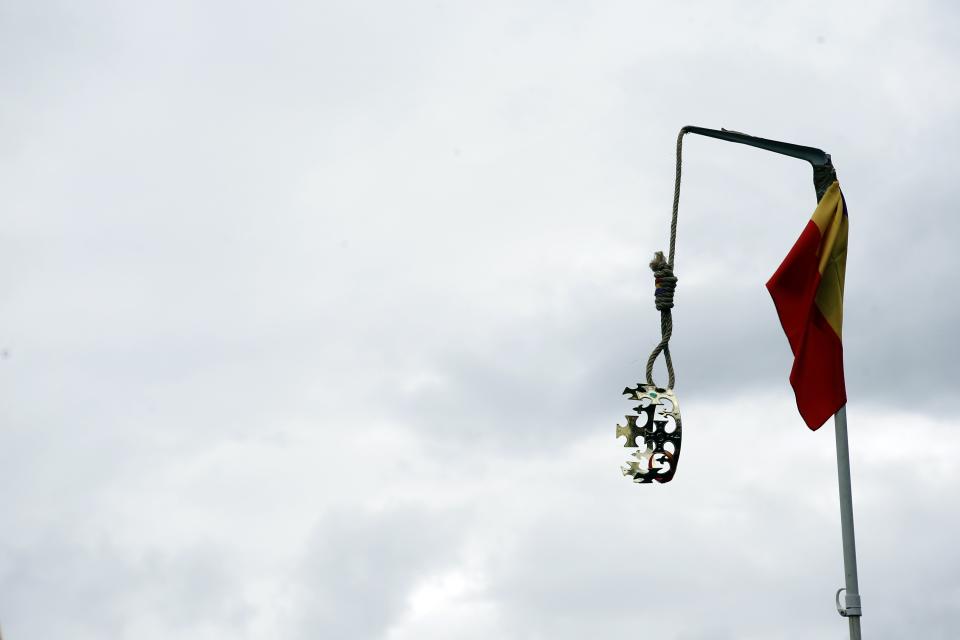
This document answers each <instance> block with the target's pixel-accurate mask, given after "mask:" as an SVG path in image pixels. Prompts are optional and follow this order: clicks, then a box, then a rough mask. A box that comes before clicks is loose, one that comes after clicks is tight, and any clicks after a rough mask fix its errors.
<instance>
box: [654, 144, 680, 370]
mask: <svg viewBox="0 0 960 640" xmlns="http://www.w3.org/2000/svg"><path fill="white" fill-rule="evenodd" d="M685 133H686V131H685V130H683V129H681V130H680V134H679V135H678V136H677V175H676V180H675V182H674V186H673V218H672V219H671V221H670V257H669V259H667V258H664V257H663V252H662V251H657V252H656V253H655V254H654V256H653V261H652V262H651V263H650V269H651V270H653V278H654V283H655V287H656V289H655V291H654V302H655V304H656V307H657V310H658V311H659V312H660V344H658V345H657V346H656V347H654V348H653V352H652V353H651V354H650V358H649V359H648V360H647V384H650V385H654V382H653V364H654V362H656V360H657V356H659V355H660V354H661V353H663V359H664V360H665V361H666V363H667V376H668V378H669V379H668V382H667V388H668V389H673V386H674V382H675V381H676V378H675V376H674V373H673V359H672V358H671V357H670V337H671V336H672V335H673V316H672V315H671V311H670V310H671V309H673V293H674V291H676V288H677V276H675V275H674V274H673V265H674V262H673V261H674V254H675V252H676V247H677V214H678V212H679V210H680V166H681V159H682V155H683V136H684V134H685Z"/></svg>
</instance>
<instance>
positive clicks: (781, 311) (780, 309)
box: [767, 220, 847, 431]
mask: <svg viewBox="0 0 960 640" xmlns="http://www.w3.org/2000/svg"><path fill="white" fill-rule="evenodd" d="M821 240H822V237H821V234H820V229H819V228H818V227H817V225H816V223H814V222H813V220H811V221H810V222H808V223H807V226H806V227H805V228H804V230H803V233H801V234H800V237H799V238H798V239H797V242H796V243H795V244H794V245H793V248H792V249H790V253H788V254H787V257H786V258H784V260H783V263H781V265H780V267H779V268H778V269H777V271H776V273H774V274H773V276H772V277H771V278H770V281H769V282H767V290H768V291H769V292H770V296H771V297H772V298H773V303H774V305H775V306H776V308H777V315H779V316H780V324H782V325H783V330H784V333H786V334H787V340H788V341H789V342H790V348H791V350H792V351H793V356H794V361H793V370H792V371H791V372H790V383H791V384H792V385H793V390H794V393H795V394H796V397H797V408H798V409H799V410H800V415H801V416H803V419H804V421H805V422H806V423H807V426H808V427H810V429H813V430H814V431H815V430H817V429H819V428H820V427H821V426H822V425H823V423H824V422H826V421H827V419H828V418H829V417H830V416H831V415H833V414H834V413H835V412H836V411H838V410H839V409H840V407H842V406H843V405H844V404H845V403H846V398H847V392H846V387H845V384H844V379H843V345H842V343H841V341H840V337H839V336H838V335H837V334H836V333H835V332H834V331H833V328H832V327H831V326H830V324H829V323H828V322H827V320H826V318H825V317H824V316H823V313H822V312H821V311H820V309H819V308H818V307H817V305H816V296H817V287H818V286H819V285H820V277H821V276H820V270H819V262H820V255H819V254H820V243H821Z"/></svg>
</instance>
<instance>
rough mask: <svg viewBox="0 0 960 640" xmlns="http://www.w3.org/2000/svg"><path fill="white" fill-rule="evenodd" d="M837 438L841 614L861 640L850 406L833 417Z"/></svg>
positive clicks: (855, 637) (852, 638)
mask: <svg viewBox="0 0 960 640" xmlns="http://www.w3.org/2000/svg"><path fill="white" fill-rule="evenodd" d="M833 422H834V427H835V429H834V431H835V433H836V436H837V479H838V484H839V488H840V530H841V534H842V536H843V570H844V574H845V587H844V588H843V589H841V590H840V591H846V593H845V594H844V606H843V607H841V606H840V591H837V611H839V612H840V615H842V616H845V617H846V618H847V621H848V622H849V624H850V640H860V615H861V613H860V586H859V585H858V583H857V545H856V542H855V540H854V535H853V495H852V492H851V490H850V447H849V444H848V442H847V407H846V405H844V406H842V407H840V410H839V411H837V413H836V414H835V415H834V416H833Z"/></svg>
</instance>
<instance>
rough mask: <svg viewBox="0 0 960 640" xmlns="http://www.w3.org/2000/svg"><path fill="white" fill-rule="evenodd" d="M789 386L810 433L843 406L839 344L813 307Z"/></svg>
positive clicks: (843, 389)
mask: <svg viewBox="0 0 960 640" xmlns="http://www.w3.org/2000/svg"><path fill="white" fill-rule="evenodd" d="M790 384H791V385H793V391H794V393H795V394H796V396H797V409H799V410H800V415H801V416H802V417H803V421H804V422H806V423H807V426H808V427H810V429H811V430H813V431H816V430H817V429H819V428H820V427H822V426H823V423H825V422H826V421H827V420H829V419H830V416H832V415H833V414H835V413H836V412H837V411H839V410H840V407H842V406H843V405H845V404H847V387H846V383H845V382H844V379H843V343H842V342H841V341H840V338H839V337H838V336H837V334H836V332H834V330H833V327H831V326H830V323H829V322H827V319H826V318H825V317H824V316H823V314H822V313H821V312H820V309H819V308H818V307H817V306H816V305H814V306H813V312H812V313H811V314H810V322H809V324H807V330H806V332H805V333H804V337H803V346H802V347H801V349H800V350H799V353H797V354H796V357H795V358H794V360H793V369H792V370H791V371H790Z"/></svg>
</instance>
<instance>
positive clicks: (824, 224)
mask: <svg viewBox="0 0 960 640" xmlns="http://www.w3.org/2000/svg"><path fill="white" fill-rule="evenodd" d="M812 220H813V222H814V224H816V225H817V228H819V229H820V234H821V238H822V239H821V241H820V264H819V270H820V274H821V276H820V277H821V279H820V286H819V287H818V288H817V297H816V303H817V307H819V309H820V312H821V313H822V314H823V316H824V318H826V320H827V322H828V323H830V327H831V328H832V329H833V330H834V332H836V334H837V337H842V336H843V333H842V331H843V280H844V273H845V272H846V266H847V230H848V227H849V220H848V218H847V216H845V215H844V211H843V197H842V196H841V194H840V185H839V183H837V182H834V183H833V184H832V185H830V188H829V189H827V192H826V193H825V194H824V195H823V198H822V199H821V200H820V204H819V206H817V210H816V211H814V212H813V218H812Z"/></svg>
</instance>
